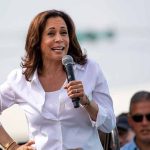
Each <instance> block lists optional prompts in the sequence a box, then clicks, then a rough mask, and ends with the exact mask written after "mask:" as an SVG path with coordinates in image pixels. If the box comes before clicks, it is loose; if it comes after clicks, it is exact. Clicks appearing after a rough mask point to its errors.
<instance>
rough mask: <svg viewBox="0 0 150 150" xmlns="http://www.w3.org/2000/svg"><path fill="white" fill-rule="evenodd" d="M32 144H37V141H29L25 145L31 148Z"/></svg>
mask: <svg viewBox="0 0 150 150" xmlns="http://www.w3.org/2000/svg"><path fill="white" fill-rule="evenodd" d="M32 144H35V141H33V140H29V141H28V142H27V143H26V144H25V145H26V146H30V145H32Z"/></svg>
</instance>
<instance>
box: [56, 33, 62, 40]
mask: <svg viewBox="0 0 150 150" xmlns="http://www.w3.org/2000/svg"><path fill="white" fill-rule="evenodd" d="M61 41H63V40H62V36H61V35H60V34H59V33H57V34H56V36H55V42H61Z"/></svg>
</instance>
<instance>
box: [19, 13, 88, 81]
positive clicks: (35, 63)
mask: <svg viewBox="0 0 150 150" xmlns="http://www.w3.org/2000/svg"><path fill="white" fill-rule="evenodd" d="M51 17H61V18H63V20H64V21H65V23H66V25H67V29H68V33H69V39H70V43H69V50H68V55H71V56H72V57H73V59H74V62H75V63H78V64H80V65H84V64H85V63H86V62H87V56H86V54H83V52H82V49H81V47H80V45H79V42H78V40H77V36H76V31H75V25H74V22H73V20H72V19H71V18H70V16H69V15H68V14H66V13H65V12H63V11H58V10H48V11H44V12H41V13H39V14H38V15H37V16H36V17H35V18H34V19H33V20H32V22H31V24H30V26H29V30H28V33H27V37H26V44H25V50H26V55H25V56H24V57H23V58H22V62H21V67H22V68H23V74H24V75H25V78H26V80H27V81H29V78H30V77H31V76H32V75H33V73H34V72H35V70H36V69H37V71H38V73H40V71H41V70H42V67H43V60H42V54H41V49H40V44H41V37H42V34H43V31H44V28H45V26H46V23H47V20H48V19H49V18H51Z"/></svg>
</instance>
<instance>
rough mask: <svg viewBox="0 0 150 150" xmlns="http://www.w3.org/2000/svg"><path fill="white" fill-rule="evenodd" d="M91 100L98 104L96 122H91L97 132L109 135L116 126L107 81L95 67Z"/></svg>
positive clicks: (98, 67)
mask: <svg viewBox="0 0 150 150" xmlns="http://www.w3.org/2000/svg"><path fill="white" fill-rule="evenodd" d="M92 99H93V100H94V101H95V102H96V103H97V104H98V108H99V111H98V114H97V119H96V121H95V122H94V121H92V124H93V125H95V126H96V127H97V128H98V129H99V130H101V131H103V132H106V133H109V132H111V131H112V129H114V128H115V126H116V117H115V114H114V109H113V102H112V99H111V96H110V94H109V89H108V84H107V81H106V79H105V77H104V75H103V73H102V71H101V69H100V66H99V64H97V67H96V82H95V88H94V90H93V92H92Z"/></svg>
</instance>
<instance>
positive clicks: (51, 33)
mask: <svg viewBox="0 0 150 150" xmlns="http://www.w3.org/2000/svg"><path fill="white" fill-rule="evenodd" d="M47 35H49V36H53V35H55V33H54V32H48V34H47Z"/></svg>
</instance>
